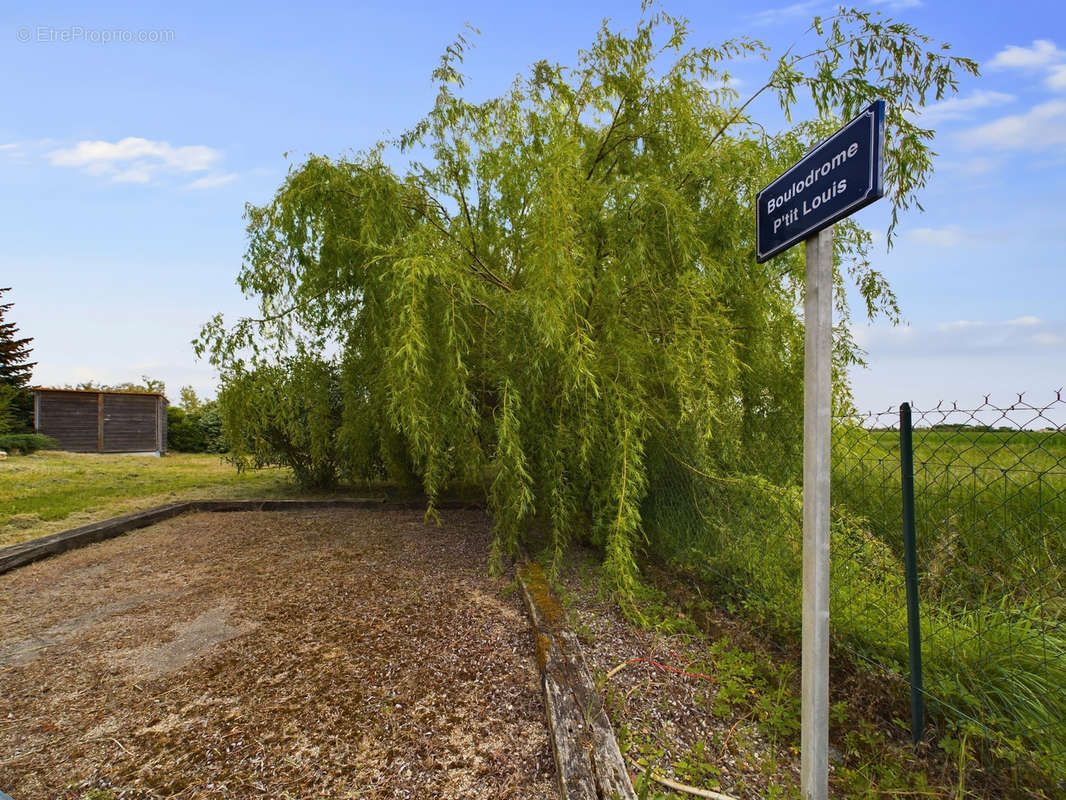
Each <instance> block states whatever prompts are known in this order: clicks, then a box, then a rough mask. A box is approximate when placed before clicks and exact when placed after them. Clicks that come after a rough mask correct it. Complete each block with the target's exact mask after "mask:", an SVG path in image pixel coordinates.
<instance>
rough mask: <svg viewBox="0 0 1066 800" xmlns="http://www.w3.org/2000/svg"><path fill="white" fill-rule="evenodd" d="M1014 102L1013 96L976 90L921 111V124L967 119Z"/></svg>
mask: <svg viewBox="0 0 1066 800" xmlns="http://www.w3.org/2000/svg"><path fill="white" fill-rule="evenodd" d="M1013 101H1014V95H1012V94H1006V93H1004V92H991V91H986V90H983V89H982V90H978V91H976V92H974V93H973V94H971V95H970V96H969V97H951V98H948V99H947V100H942V101H941V102H939V103H935V104H933V105H931V106H929V107H928V108H923V109H922V110H921V113H920V116H921V118H922V121H923V122H942V121H944V120H949V119H968V118H971V117H973V115H974V112H975V111H977V110H979V109H982V108H989V107H991V106H1001V105H1004V104H1005V103H1010V102H1013Z"/></svg>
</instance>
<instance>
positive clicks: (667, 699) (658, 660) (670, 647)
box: [561, 548, 799, 800]
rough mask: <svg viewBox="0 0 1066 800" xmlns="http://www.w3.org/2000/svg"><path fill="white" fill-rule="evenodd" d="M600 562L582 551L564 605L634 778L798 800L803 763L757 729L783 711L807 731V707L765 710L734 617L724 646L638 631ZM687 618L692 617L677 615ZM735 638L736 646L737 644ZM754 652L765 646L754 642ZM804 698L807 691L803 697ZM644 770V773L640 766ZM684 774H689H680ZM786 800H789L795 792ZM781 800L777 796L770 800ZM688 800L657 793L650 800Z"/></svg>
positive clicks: (659, 789) (723, 622) (745, 796)
mask: <svg viewBox="0 0 1066 800" xmlns="http://www.w3.org/2000/svg"><path fill="white" fill-rule="evenodd" d="M596 564H597V559H596V557H595V556H594V554H592V553H590V552H588V551H582V550H581V549H579V548H575V549H574V550H573V551H572V553H571V558H570V563H569V568H568V569H567V570H565V574H564V575H562V576H561V585H562V588H563V589H564V594H563V597H564V598H565V599H564V605H565V606H566V607H567V611H568V617H569V621H570V625H571V627H572V629H573V630H574V631H575V632H576V633H577V635H578V638H579V640H580V641H581V647H582V651H583V654H584V657H585V661H586V663H587V665H588V668H589V671H590V673H591V675H592V678H593V680H594V681H596V683H597V685H598V686H600V687H601V692H602V696H603V700H604V705H605V707H606V709H607V712H608V715H609V717H610V719H611V722H612V724H613V725H614V728H615V733H616V735H617V736H618V738H619V743H620V744H621V745H622V747H623V749H625V748H626V747H627V746H628V748H629V751H628V753H627V754H626V758H627V762H628V763H629V766H630V770H631V775H633V776H635V774H636V772H637V771H638V770H641V769H643V768H648V767H650V768H651V769H652V770H653V771H654V772H655V773H656V774H658V775H660V776H664V777H666V778H668V779H672V780H675V781H679V782H681V783H684V784H686V785H695V786H696V787H697V788H700V789H704V790H710V791H717V792H722V793H725V795H726V796H728V797H733V798H737V800H762V799H763V798H766V797H767V796H791V795H789V794H788V793H787V791H791V792H794V793H795V795H796V796H798V794H799V793H798V788H797V787H798V781H799V753H798V751H797V750H795V749H792V748H789V747H787V746H783V745H782V744H780V743H775V742H772V741H770V740H768V738H767V735H766V733H765V732H764V730H762V729H761V728H760V726H759V725H758V724H757V720H758V721H764V718H765V717H766V713H764V709H766V708H767V707H769V708H770V709H771V710H772V711H783V712H785V713H786V714H789V715H791V714H792V711H794V712H795V713H794V715H791V716H788V717H787V719H788V720H791V721H794V722H795V724H797V725H798V714H799V708H798V705H797V706H796V707H795V708H794V709H792V708H791V707H789V708H787V709H786V708H784V707H782V706H780V704H779V703H777V702H776V701H774V700H772V699H771V701H770V703H768V704H767V705H764V706H759V704H757V703H756V696H755V695H756V691H757V690H756V689H755V688H753V687H755V686H759V689H758V691H759V693H760V694H761V693H762V691H763V690H764V688H765V687H763V686H762V684H761V682H760V681H759V680H758V679H757V678H756V677H755V676H754V674H753V673H754V672H755V670H754V669H753V667H752V663H751V662H752V659H744V658H741V659H739V660H738V657H737V653H738V652H739V651H738V650H735V649H734V647H735V644H734V641H735V639H734V638H733V637H737V638H740V639H741V640H743V639H744V636H745V634H744V632H743V631H741V630H739V629H735V630H731V629H730V628H731V622H730V620H728V618H726V617H725V616H721V617H719V618H718V619H716V620H715V621H714V622H715V625H714V626H713V627H715V628H717V629H718V632H717V635H716V636H713V637H712V636H706V635H703V634H690V633H665V632H662V631H655V630H645V629H641V628H639V627H637V626H635V625H632V624H631V623H629V622H628V621H627V620H626V619H625V618H624V617H623V615H622V613H621V611H620V610H619V608H618V606H617V604H616V603H614V602H613V601H611V600H610V599H608V598H606V597H604V596H603V595H602V594H601V593H600V592H599V591H598V580H599V578H598V576H599V568H598V567H597V566H596ZM678 616H679V617H683V615H681V614H680V612H678ZM731 634H732V636H731ZM747 644H748V645H749V649H750V650H751V651H752V652H758V645H757V644H756V643H754V642H748V643H747ZM794 688H797V689H798V687H794ZM635 762H637V763H635ZM679 765H684V766H685V767H686V768H685V769H684V770H681V771H680V774H679V770H678V768H677V767H678V766H679ZM786 790H787V791H786ZM775 791H776V792H780V793H781V794H780V795H771V794H770V793H771V792H775ZM664 796H668V797H670V798H675V797H677V798H680V797H683V796H688V795H681V794H676V793H670V790H669V789H666V788H664V787H663V786H661V785H656V784H652V788H651V789H650V791H649V797H652V798H661V797H664Z"/></svg>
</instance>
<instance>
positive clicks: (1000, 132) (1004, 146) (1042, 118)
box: [961, 100, 1066, 150]
mask: <svg viewBox="0 0 1066 800" xmlns="http://www.w3.org/2000/svg"><path fill="white" fill-rule="evenodd" d="M961 138H962V142H963V144H965V145H968V146H970V147H989V148H993V149H996V150H1045V149H1047V148H1049V147H1061V146H1063V145H1066V100H1049V101H1048V102H1046V103H1041V104H1040V105H1036V106H1033V107H1032V108H1031V109H1029V110H1028V111H1027V112H1025V113H1024V114H1014V115H1011V116H1008V117H1001V118H1000V119H997V120H994V121H993V122H989V123H987V124H985V125H979V126H978V127H976V128H972V129H970V130H968V131H965V132H964V133H962V134H961Z"/></svg>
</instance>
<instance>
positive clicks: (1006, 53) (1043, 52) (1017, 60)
mask: <svg viewBox="0 0 1066 800" xmlns="http://www.w3.org/2000/svg"><path fill="white" fill-rule="evenodd" d="M1062 61H1066V51H1064V50H1059V48H1058V47H1056V46H1055V43H1054V42H1052V41H1049V40H1047V39H1036V40H1035V41H1034V42H1033V45H1032V47H1019V46H1018V45H1014V44H1012V45H1008V46H1007V47H1006V48H1004V49H1003V50H1000V51H999V52H998V53H996V55H995V57H994V58H993V59H992V60H991V61H989V62H988V66H989V67H991V68H992V69H1033V68H1036V67H1049V66H1052V65H1053V64H1057V63H1060V62H1062Z"/></svg>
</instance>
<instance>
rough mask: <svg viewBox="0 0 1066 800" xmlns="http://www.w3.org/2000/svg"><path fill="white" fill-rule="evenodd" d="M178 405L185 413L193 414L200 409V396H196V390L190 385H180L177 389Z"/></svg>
mask: <svg viewBox="0 0 1066 800" xmlns="http://www.w3.org/2000/svg"><path fill="white" fill-rule="evenodd" d="M178 397H179V398H180V400H179V405H180V406H181V408H182V409H183V410H184V411H185V413H187V414H193V413H195V412H197V411H199V410H200V398H199V397H197V396H196V390H195V389H194V388H192V387H191V386H182V387H181V389H180V390H179V391H178Z"/></svg>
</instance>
